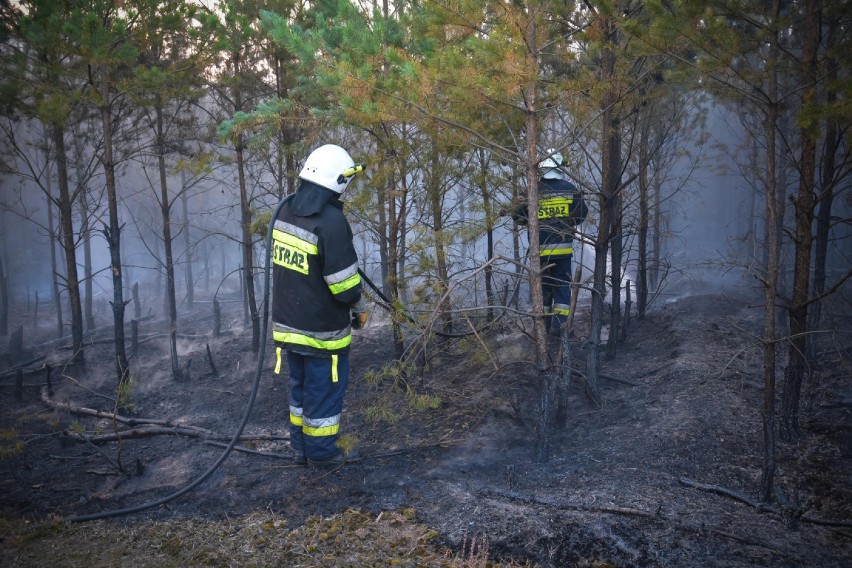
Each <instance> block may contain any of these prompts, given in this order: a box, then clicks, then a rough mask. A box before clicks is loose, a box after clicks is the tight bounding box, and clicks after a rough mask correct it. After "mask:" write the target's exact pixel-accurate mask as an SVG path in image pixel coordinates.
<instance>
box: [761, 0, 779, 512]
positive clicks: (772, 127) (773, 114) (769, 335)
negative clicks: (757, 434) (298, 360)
mask: <svg viewBox="0 0 852 568" xmlns="http://www.w3.org/2000/svg"><path fill="white" fill-rule="evenodd" d="M779 10H780V0H774V1H773V3H772V14H771V25H773V26H774V25H776V23H777V21H778V13H779ZM769 51H770V54H769V60H768V62H767V63H768V65H769V71H770V73H769V81H770V83H769V89H768V92H769V97H770V103H769V108H768V109H767V115H766V123H765V125H764V127H765V128H764V129H765V131H766V214H765V218H766V221H765V222H766V224H765V233H766V238H765V243H766V253H767V257H766V282H765V286H766V288H765V301H764V315H763V446H764V454H763V472H762V475H761V480H760V493H761V497H762V499H763V500H764V501H769V500H770V499H771V498H772V493H773V491H772V490H773V486H774V483H775V481H774V480H775V372H776V368H775V366H776V362H775V345H776V343H775V336H776V329H775V327H776V321H777V319H776V318H777V316H776V312H775V302H776V299H777V293H778V255H779V249H780V246H779V245H780V234H779V233H778V224H777V217H778V203H777V201H776V187H775V184H776V182H777V176H776V156H775V154H776V149H775V141H776V129H777V127H778V106H777V102H776V101H777V97H778V68H777V63H778V33H777V31H773V33H772V36H771V40H770V46H769Z"/></svg>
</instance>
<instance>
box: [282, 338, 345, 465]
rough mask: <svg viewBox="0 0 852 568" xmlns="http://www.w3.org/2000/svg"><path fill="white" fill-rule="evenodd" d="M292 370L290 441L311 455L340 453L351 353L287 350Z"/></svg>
mask: <svg viewBox="0 0 852 568" xmlns="http://www.w3.org/2000/svg"><path fill="white" fill-rule="evenodd" d="M287 367H288V369H289V372H290V378H289V385H290V445H291V446H292V447H293V449H294V450H297V451H298V450H303V451H304V452H305V455H306V456H307V457H308V459H314V460H321V459H324V458H327V457H330V456H332V455H334V454H335V453H337V451H338V450H337V445H336V443H337V438H338V437H339V431H340V415H341V413H342V411H343V396H344V394H345V393H346V386H347V384H348V382H349V353H339V354H335V355H330V356H328V357H312V356H308V355H302V354H300V353H294V352H293V351H291V350H288V351H287Z"/></svg>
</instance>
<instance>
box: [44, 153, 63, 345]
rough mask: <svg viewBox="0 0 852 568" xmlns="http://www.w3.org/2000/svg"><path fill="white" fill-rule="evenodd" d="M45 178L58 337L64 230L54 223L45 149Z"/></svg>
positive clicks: (58, 335) (61, 330)
mask: <svg viewBox="0 0 852 568" xmlns="http://www.w3.org/2000/svg"><path fill="white" fill-rule="evenodd" d="M44 157H45V162H46V164H47V167H46V168H45V180H44V186H45V191H46V192H47V228H48V231H49V233H50V274H51V279H50V281H51V295H52V297H53V305H54V307H55V308H56V337H58V338H61V337H62V336H63V335H64V333H65V325H64V324H63V322H62V301H61V298H62V296H61V294H60V293H59V278H60V274H59V269H58V267H57V262H56V245H57V244H58V243H61V242H62V231H61V229H60V230H59V231H57V230H56V227H55V226H54V224H53V206H54V203H53V180H52V178H53V173H52V172H51V169H50V152H49V151H45V156H44Z"/></svg>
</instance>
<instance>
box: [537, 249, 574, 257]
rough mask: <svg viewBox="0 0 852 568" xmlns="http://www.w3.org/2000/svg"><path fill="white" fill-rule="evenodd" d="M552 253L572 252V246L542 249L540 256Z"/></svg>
mask: <svg viewBox="0 0 852 568" xmlns="http://www.w3.org/2000/svg"><path fill="white" fill-rule="evenodd" d="M552 254H574V247H564V248H552V249H542V251H541V253H540V256H550V255H552Z"/></svg>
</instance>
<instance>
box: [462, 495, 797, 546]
mask: <svg viewBox="0 0 852 568" xmlns="http://www.w3.org/2000/svg"><path fill="white" fill-rule="evenodd" d="M479 495H482V496H485V497H492V498H495V497H499V498H504V499H510V500H512V501H519V502H521V503H528V504H530V505H544V506H546V507H553V508H554V509H562V510H571V511H580V512H584V513H608V514H616V515H629V516H636V517H644V518H649V519H657V520H659V521H663V522H666V523H669V524H670V525H672V526H673V527H674V528H677V529H679V530H683V531H690V532H696V533H704V532H707V531H709V532H711V533H713V534H715V535H718V536H721V537H724V538H729V539H731V540H735V541H737V542H740V543H743V544H748V545H750V546H758V547H760V548H764V549H766V550H769V551H771V552H773V553H775V554H777V555H779V556H781V557H783V558H785V559H788V560H789V559H795V557H794V556H792V555H791V554H790V553H788V552H785V551H781V550H778V549H777V548H774V547H772V546H769V545H768V544H765V543H762V542H759V541H756V540H753V539H750V538H748V537H745V536H741V535H735V534H732V533H730V532H727V531H723V530H721V529H717V528H715V527H708V526H706V525H704V524H703V523H702V524H701V526H693V525H691V524H684V523H680V522H678V521H677V520H675V519H672V518H670V517H667V516H665V515H662V514H660V512H659V510H658V511H656V512H653V513H652V512H650V511H645V510H643V509H634V508H632V507H617V506H613V507H587V506H584V505H577V504H573V503H563V502H559V501H553V500H550V499H540V498H535V497H530V496H527V495H520V494H518V493H516V492H514V491H512V492H505V491H500V490H495V489H487V490H483V491H480V492H479ZM799 560H800V559H799Z"/></svg>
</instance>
